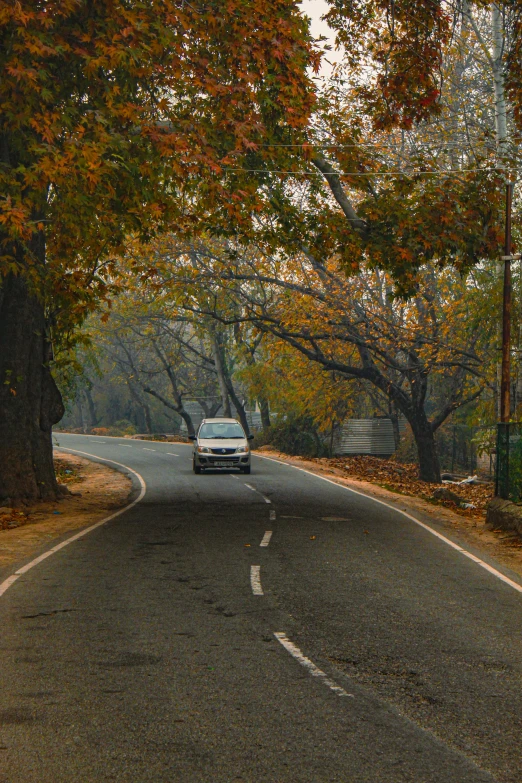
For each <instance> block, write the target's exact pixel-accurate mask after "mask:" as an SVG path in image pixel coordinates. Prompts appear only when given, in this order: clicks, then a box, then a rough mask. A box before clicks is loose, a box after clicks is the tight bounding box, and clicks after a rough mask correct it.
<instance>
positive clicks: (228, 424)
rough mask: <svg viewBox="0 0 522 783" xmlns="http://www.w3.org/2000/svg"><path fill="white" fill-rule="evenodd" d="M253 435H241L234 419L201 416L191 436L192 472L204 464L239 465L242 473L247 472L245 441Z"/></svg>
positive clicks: (247, 449)
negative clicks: (192, 449)
mask: <svg viewBox="0 0 522 783" xmlns="http://www.w3.org/2000/svg"><path fill="white" fill-rule="evenodd" d="M253 437H254V436H253V435H249V436H248V437H247V436H246V435H245V432H244V430H243V427H242V426H241V424H240V423H239V422H238V421H236V419H203V421H202V422H201V424H200V427H199V430H198V434H197V435H192V436H191V440H193V441H194V453H193V458H192V468H193V470H194V473H201V471H202V470H204V469H205V468H239V470H240V471H241V472H242V473H250V446H249V445H248V441H249V440H252V438H253Z"/></svg>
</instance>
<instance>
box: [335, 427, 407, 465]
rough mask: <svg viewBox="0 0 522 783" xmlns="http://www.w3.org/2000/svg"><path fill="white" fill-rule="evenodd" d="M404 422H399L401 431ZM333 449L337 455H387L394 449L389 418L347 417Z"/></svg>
mask: <svg viewBox="0 0 522 783" xmlns="http://www.w3.org/2000/svg"><path fill="white" fill-rule="evenodd" d="M404 426H405V425H404V422H402V421H401V422H400V423H399V428H400V430H401V431H403V430H404ZM334 451H335V453H336V454H338V455H339V456H342V455H349V454H373V455H374V456H376V457H389V456H391V455H392V454H393V452H394V451H395V440H394V438H393V425H392V422H391V419H348V421H345V422H344V424H343V425H342V427H340V429H339V433H338V435H337V438H336V441H335V445H334Z"/></svg>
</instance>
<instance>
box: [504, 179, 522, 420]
mask: <svg viewBox="0 0 522 783" xmlns="http://www.w3.org/2000/svg"><path fill="white" fill-rule="evenodd" d="M512 206H513V183H512V182H508V184H507V185H506V235H505V242H504V255H503V256H502V260H503V261H504V297H503V308H502V374H501V381H500V421H501V422H502V423H503V424H507V423H508V422H509V419H510V418H511V302H512V284H511V262H512V261H517V260H519V259H520V258H521V257H522V256H521V255H520V253H517V255H513V254H512V252H511V212H512Z"/></svg>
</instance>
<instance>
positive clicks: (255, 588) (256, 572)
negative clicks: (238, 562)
mask: <svg viewBox="0 0 522 783" xmlns="http://www.w3.org/2000/svg"><path fill="white" fill-rule="evenodd" d="M250 584H251V585H252V592H253V593H254V595H264V593H263V588H262V587H261V566H250Z"/></svg>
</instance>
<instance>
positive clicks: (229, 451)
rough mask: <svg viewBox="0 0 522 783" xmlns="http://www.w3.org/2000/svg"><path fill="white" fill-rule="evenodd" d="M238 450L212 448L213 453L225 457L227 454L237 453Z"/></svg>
mask: <svg viewBox="0 0 522 783" xmlns="http://www.w3.org/2000/svg"><path fill="white" fill-rule="evenodd" d="M235 453H236V450H235V448H234V449H224V448H220V449H212V454H221V455H222V456H223V457H225V456H226V455H227V454H235Z"/></svg>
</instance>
